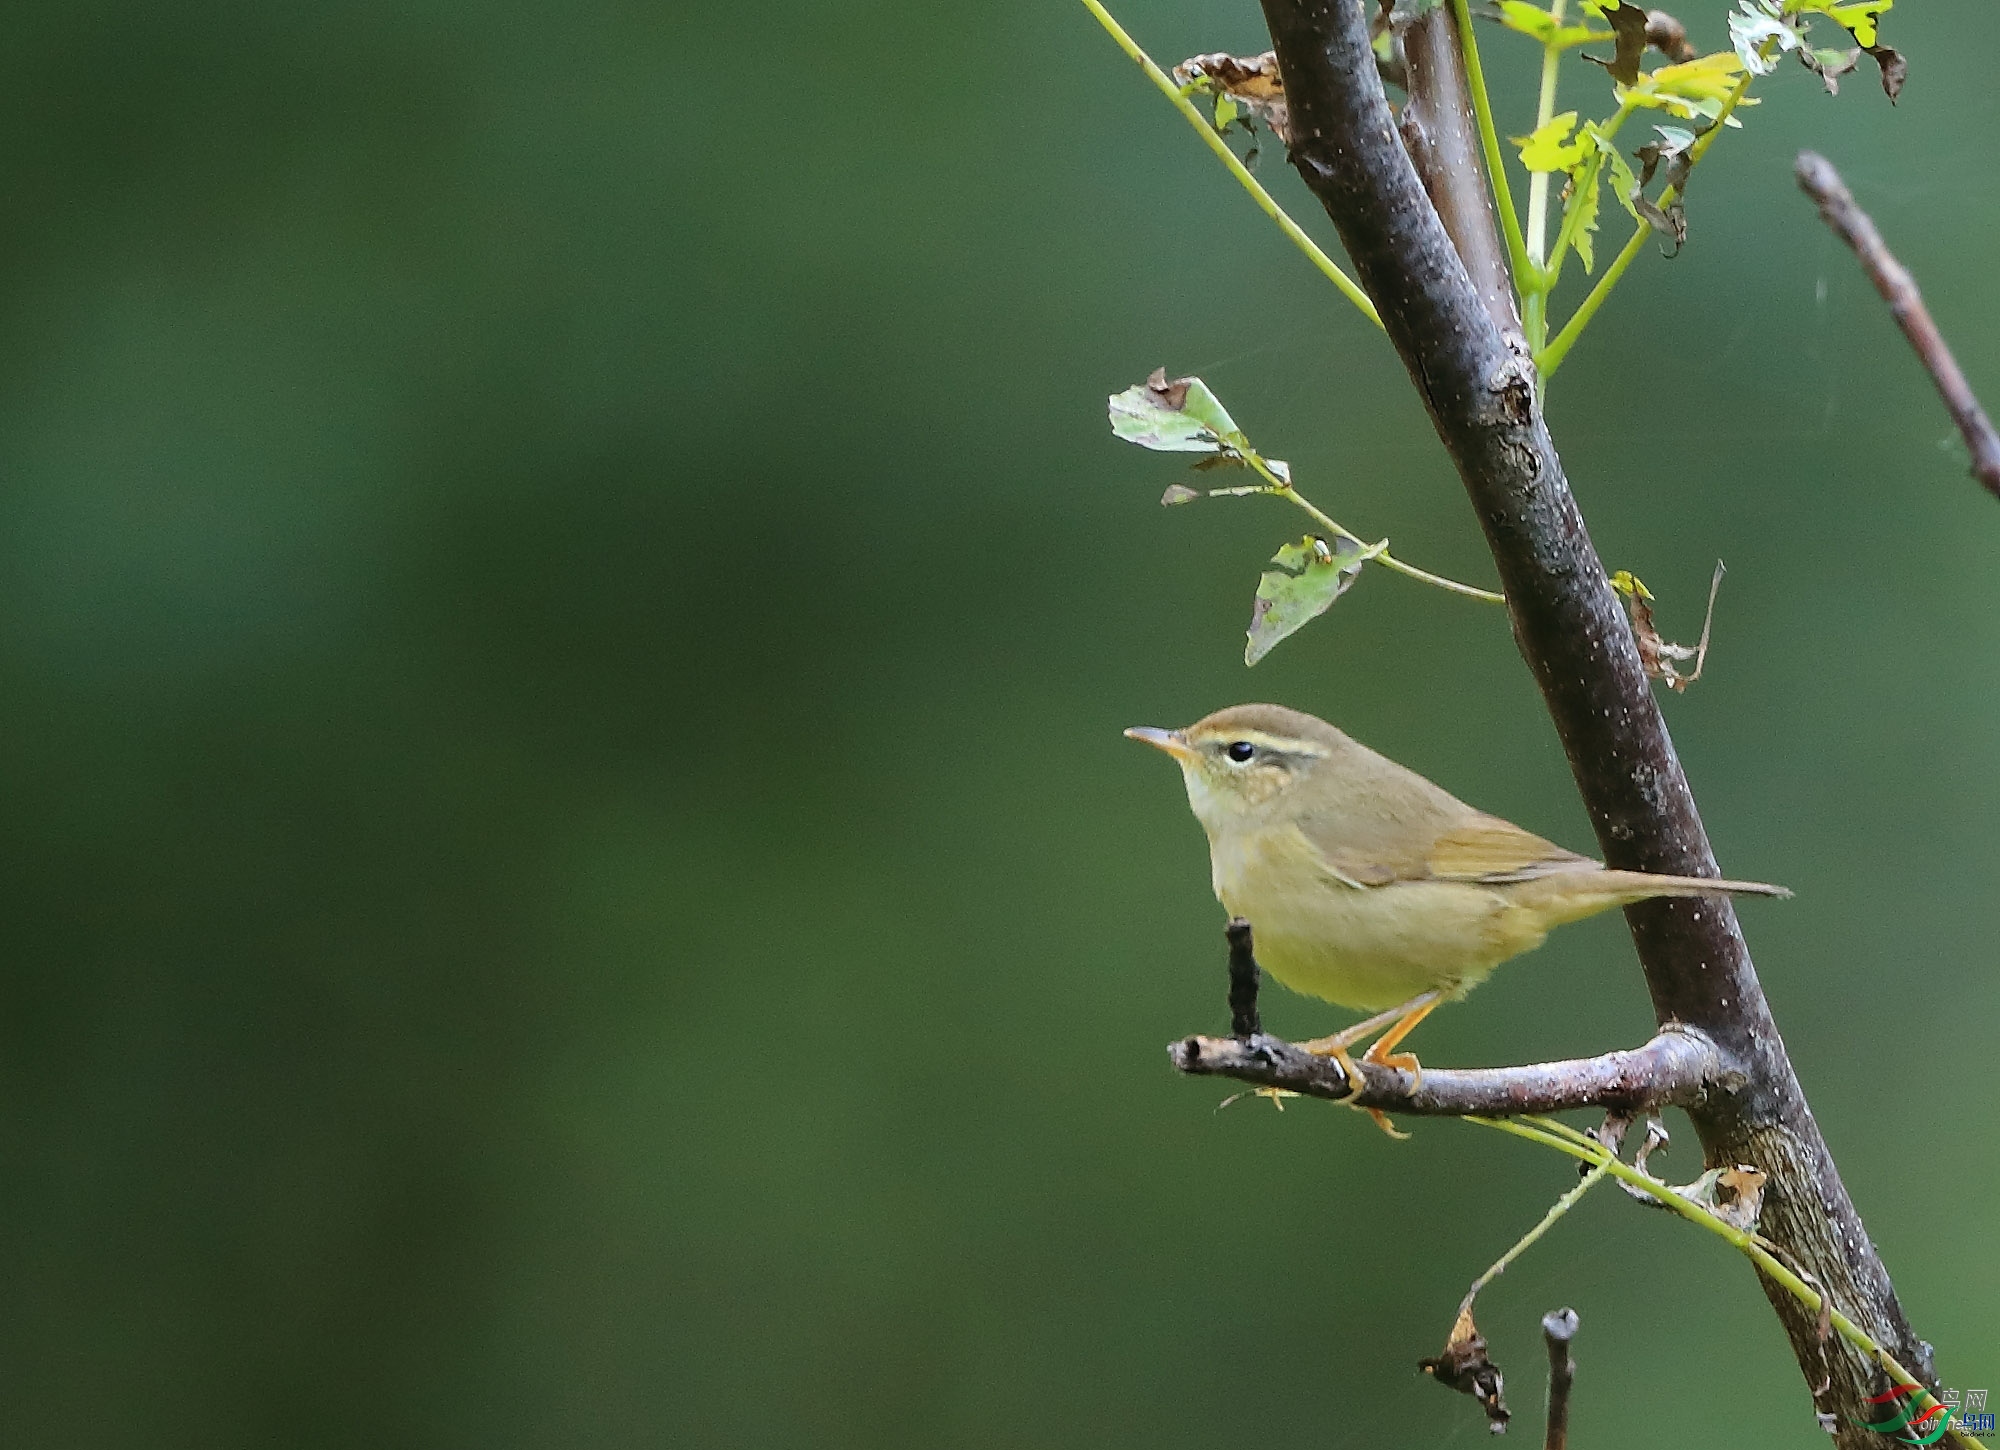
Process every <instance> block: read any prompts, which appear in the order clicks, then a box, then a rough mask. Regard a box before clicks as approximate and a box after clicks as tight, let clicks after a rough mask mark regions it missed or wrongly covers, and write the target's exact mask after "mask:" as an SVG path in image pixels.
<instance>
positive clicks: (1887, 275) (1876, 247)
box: [1794, 151, 2000, 498]
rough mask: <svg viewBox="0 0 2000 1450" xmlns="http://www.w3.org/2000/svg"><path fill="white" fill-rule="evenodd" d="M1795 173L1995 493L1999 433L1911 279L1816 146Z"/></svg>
mask: <svg viewBox="0 0 2000 1450" xmlns="http://www.w3.org/2000/svg"><path fill="white" fill-rule="evenodd" d="M1794 174H1795V175H1796V176H1797V177H1798V179H1799V189H1800V190H1801V191H1803V192H1805V194H1806V195H1807V196H1809V197H1811V198H1812V199H1813V201H1814V203H1815V204H1817V205H1818V207H1819V214H1820V216H1821V217H1822V218H1824V219H1825V221H1826V224H1827V225H1828V226H1830V227H1832V228H1833V230H1834V231H1835V233H1837V234H1838V235H1839V237H1840V239H1841V240H1842V241H1843V242H1846V243H1847V245H1848V246H1850V247H1852V248H1853V249H1854V255H1855V256H1857V257H1859V258H1860V259H1861V266H1862V269H1863V270H1864V271H1866V272H1867V273H1868V279H1869V280H1870V281H1871V282H1873V283H1874V284H1875V290H1876V291H1877V292H1880V293H1881V294H1882V300H1883V301H1884V302H1887V303H1888V304H1889V312H1890V314H1891V315H1892V316H1893V317H1894V318H1895V319H1896V325H1897V326H1898V327H1900V328H1902V329H1903V336H1905V337H1907V338H1908V339H1909V340H1910V346H1911V347H1913V348H1915V349H1916V352H1917V361H1919V362H1921V363H1922V364H1923V365H1924V367H1925V369H1926V370H1927V371H1928V372H1929V373H1930V375H1931V381H1932V382H1933V383H1935V384H1936V385H1937V390H1938V396H1939V397H1941V398H1943V399H1944V405H1945V407H1946V408H1948V409H1950V410H1951V416H1952V420H1953V421H1954V422H1956V423H1957V424H1958V431H1959V432H1960V433H1963V434H1964V435H1965V446H1966V447H1967V448H1969V449H1971V450H1972V476H1973V477H1974V478H1976V479H1978V480H1979V481H1980V482H1981V483H1982V484H1984V485H1985V486H1986V489H1987V491H1988V492H1989V493H1991V494H1992V495H1993V496H1994V497H1996V498H2000V434H1996V433H1995V432H1994V431H1993V424H1992V423H1991V422H1989V421H1988V420H1987V417H1986V410H1985V409H1984V408H1982V407H1980V406H1979V399H1978V398H1976V397H1974V396H1973V392H1972V385H1971V384H1970V383H1968V382H1966V380H1965V374H1964V373H1963V372H1961V371H1959V366H1958V359H1957V358H1955V357H1953V356H1952V355H1951V349H1950V348H1949V347H1947V346H1946V345H1945V340H1944V336H1943V334H1941V333H1940V332H1939V331H1938V328H1937V324H1936V323H1935V322H1933V321H1932V320H1931V314H1930V309H1929V308H1927V307H1925V306H1924V299H1923V295H1922V294H1921V293H1920V292H1918V290H1917V282H1916V279H1915V278H1914V277H1912V276H1911V275H1910V273H1909V269H1907V268H1906V267H1904V266H1903V264H1902V263H1901V262H1898V261H1897V260H1896V258H1895V256H1894V254H1893V253H1891V252H1890V250H1889V247H1888V244H1887V243H1885V242H1884V241H1883V240H1882V234H1881V233H1880V232H1879V231H1877V230H1876V229H1875V223H1874V222H1873V221H1871V220H1870V219H1869V216H1868V213H1867V212H1865V211H1863V210H1862V209H1861V208H1860V206H1859V205H1858V204H1856V202H1855V200H1854V193H1853V192H1851V191H1849V190H1848V189H1847V186H1846V183H1844V182H1842V181H1841V179H1840V173H1839V172H1838V171H1835V170H1834V169H1833V163H1832V162H1831V161H1828V160H1827V159H1826V158H1825V157H1824V156H1821V155H1820V154H1819V153H1817V152H1815V151H1801V152H1800V153H1799V160H1798V165H1797V167H1796V168H1795V171H1794Z"/></svg>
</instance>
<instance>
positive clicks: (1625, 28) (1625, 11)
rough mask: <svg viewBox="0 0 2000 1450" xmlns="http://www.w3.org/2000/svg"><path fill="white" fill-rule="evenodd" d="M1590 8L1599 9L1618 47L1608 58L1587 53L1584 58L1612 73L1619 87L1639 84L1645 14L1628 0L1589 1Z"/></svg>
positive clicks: (1643, 47) (1612, 77)
mask: <svg viewBox="0 0 2000 1450" xmlns="http://www.w3.org/2000/svg"><path fill="white" fill-rule="evenodd" d="M1590 8H1591V9H1594V10H1596V11H1598V13H1600V14H1601V15H1603V17H1604V18H1605V20H1606V21H1608V22H1609V23H1610V25H1611V33H1612V34H1613V35H1615V36H1616V37H1617V38H1618V46H1617V49H1616V51H1615V52H1614V53H1613V55H1612V57H1611V59H1610V60H1604V59H1602V58H1601V57H1599V56H1594V55H1586V56H1585V57H1584V59H1585V60H1587V61H1591V62H1592V63H1594V64H1596V65H1601V66H1603V67H1604V68H1605V69H1606V70H1608V71H1610V72H1611V79H1613V80H1614V81H1616V82H1618V84H1619V85H1621V86H1636V85H1638V84H1639V61H1640V59H1641V58H1642V57H1643V56H1644V55H1645V54H1646V27H1647V15H1646V12H1645V11H1643V10H1641V9H1640V8H1639V7H1638V6H1637V5H1634V4H1632V3H1631V0H1618V3H1617V4H1615V5H1612V4H1606V3H1604V0H1592V3H1591V4H1590Z"/></svg>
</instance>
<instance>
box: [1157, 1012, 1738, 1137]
mask: <svg viewBox="0 0 2000 1450" xmlns="http://www.w3.org/2000/svg"><path fill="white" fill-rule="evenodd" d="M1168 1052H1169V1054H1170V1055H1171V1056H1172V1058H1173V1062H1174V1066H1175V1067H1177V1068H1179V1069H1180V1070H1181V1071H1182V1072H1185V1073H1189V1074H1192V1075H1195V1076H1213V1077H1228V1078H1234V1079H1236V1080H1237V1081H1238V1082H1247V1083H1253V1084H1255V1085H1256V1086H1258V1087H1271V1088H1283V1089H1285V1090H1286V1091H1288V1092H1295V1093H1298V1094H1300V1095H1301V1096H1303V1097H1309V1098H1325V1099H1327V1100H1328V1101H1330V1102H1352V1103H1353V1104H1354V1106H1356V1107H1358V1108H1376V1109H1379V1110H1380V1111H1382V1112H1387V1113H1409V1114H1412V1115H1415V1116H1417V1117H1433V1118H1436V1117H1451V1118H1456V1117H1465V1116H1467V1115H1471V1116H1476V1117H1482V1118H1501V1117H1512V1116H1515V1115H1517V1114H1520V1113H1558V1112H1562V1111H1564V1110H1566V1109H1569V1108H1619V1109H1623V1110H1625V1111H1628V1112H1640V1111H1645V1110H1647V1109H1650V1108H1658V1107H1686V1106H1688V1105H1690V1104H1693V1103H1697V1102H1699V1101H1701V1100H1702V1098H1703V1097H1705V1096H1706V1095H1707V1094H1709V1093H1710V1092H1711V1091H1714V1090H1715V1089H1717V1088H1718V1087H1720V1086H1722V1085H1723V1079H1722V1073H1723V1064H1722V1057H1721V1054H1720V1053H1719V1052H1717V1051H1716V1047H1715V1044H1714V1043H1713V1042H1710V1041H1709V1040H1708V1039H1707V1038H1706V1037H1704V1036H1703V1035H1702V1034H1701V1033H1699V1032H1696V1031H1694V1030H1693V1029H1691V1028H1682V1027H1670V1028H1668V1029H1666V1030H1664V1031H1662V1032H1661V1033H1660V1034H1659V1035H1658V1036H1656V1037H1654V1038H1653V1040H1652V1041H1650V1042H1648V1043H1646V1044H1645V1045H1644V1046H1643V1047H1635V1048H1632V1049H1631V1050H1629V1051H1619V1052H1607V1053H1604V1054H1603V1055H1602V1056H1599V1057H1583V1058H1574V1059H1570V1060H1568V1061H1563V1062H1536V1063H1529V1064H1526V1065H1524V1066H1521V1067H1475V1068H1447V1067H1427V1068H1425V1069H1424V1072H1423V1083H1422V1084H1421V1085H1418V1084H1417V1083H1416V1081H1415V1080H1414V1078H1413V1077H1412V1075H1411V1074H1410V1073H1407V1072H1404V1071H1403V1070H1402V1069H1400V1068H1394V1067H1384V1066H1382V1065H1380V1064H1378V1063H1372V1062H1360V1061H1357V1062H1356V1063H1355V1066H1356V1067H1358V1068H1360V1069H1361V1073H1362V1076H1363V1077H1364V1078H1366V1079H1367V1084H1366V1086H1364V1087H1363V1088H1362V1090H1361V1091H1360V1092H1358V1093H1357V1092H1354V1091H1352V1089H1351V1088H1350V1086H1349V1084H1348V1081H1347V1076H1346V1074H1345V1073H1343V1072H1342V1071H1341V1070H1340V1064H1339V1063H1337V1062H1336V1061H1335V1060H1334V1059H1333V1058H1330V1057H1319V1056H1316V1055H1315V1054H1313V1053H1310V1052H1307V1051H1306V1050H1305V1049H1304V1048H1303V1047H1300V1046H1298V1045H1297V1044H1296V1043H1291V1042H1286V1041H1284V1040H1283V1039H1281V1038H1277V1037H1270V1036H1257V1037H1249V1038H1237V1037H1187V1038H1183V1039H1182V1040H1181V1041H1179V1042H1176V1043H1174V1044H1173V1046H1171V1047H1170V1048H1168Z"/></svg>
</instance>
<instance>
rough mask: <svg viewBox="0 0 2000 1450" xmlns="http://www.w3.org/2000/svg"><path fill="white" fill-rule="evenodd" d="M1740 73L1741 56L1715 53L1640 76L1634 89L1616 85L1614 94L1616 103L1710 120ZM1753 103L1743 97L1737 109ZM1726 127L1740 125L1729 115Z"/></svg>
mask: <svg viewBox="0 0 2000 1450" xmlns="http://www.w3.org/2000/svg"><path fill="white" fill-rule="evenodd" d="M1742 74H1743V61H1742V59H1741V57H1739V56H1738V55H1737V54H1736V52H1735V51H1733V50H1718V51H1716V52H1715V54H1713V55H1704V56H1701V57H1699V58H1698V59H1695V60H1690V61H1685V62H1683V63H1682V64H1680V65H1663V66H1661V67H1660V68H1659V69H1658V70H1656V71H1651V72H1648V73H1647V74H1645V75H1642V76H1640V77H1639V83H1638V84H1637V85H1635V86H1618V87H1617V88H1616V94H1617V96H1618V99H1619V100H1620V101H1625V100H1628V99H1629V100H1630V101H1631V103H1632V104H1633V105H1635V106H1651V107H1652V108H1654V109H1655V110H1663V111H1666V112H1668V113H1669V114H1671V115H1675V116H1679V117H1681V118H1682V119H1684V120H1693V119H1694V118H1696V117H1697V116H1700V117H1705V118H1706V119H1708V120H1711V121H1713V120H1714V119H1715V118H1716V117H1717V116H1718V115H1720V114H1721V113H1722V105H1723V102H1724V101H1726V100H1728V99H1729V94H1730V92H1731V91H1733V90H1735V89H1736V82H1737V80H1738V79H1739V78H1740V77H1741V76H1742ZM1756 104H1757V98H1756V97H1755V96H1745V97H1744V98H1743V99H1742V100H1741V101H1739V102H1738V103H1737V107H1738V109H1739V110H1740V109H1741V108H1742V107H1744V106H1754V105H1756ZM1729 124H1730V125H1731V126H1735V125H1738V124H1740V123H1739V122H1738V121H1737V119H1736V117H1734V116H1731V117H1730V118H1729Z"/></svg>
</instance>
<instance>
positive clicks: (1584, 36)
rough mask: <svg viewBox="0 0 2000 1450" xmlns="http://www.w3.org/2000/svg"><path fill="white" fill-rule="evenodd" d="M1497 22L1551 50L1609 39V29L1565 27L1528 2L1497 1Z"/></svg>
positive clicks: (1520, 0) (1515, 0) (1585, 26)
mask: <svg viewBox="0 0 2000 1450" xmlns="http://www.w3.org/2000/svg"><path fill="white" fill-rule="evenodd" d="M1500 23H1501V24H1502V25H1504V26H1506V27H1507V28H1508V29H1509V30H1518V31H1520V32H1521V34H1523V35H1526V36H1530V37H1532V38H1533V39H1535V40H1538V41H1540V42H1541V43H1542V44H1543V45H1545V46H1548V47H1550V48H1551V49H1554V50H1567V49H1569V48H1570V47H1571V46H1573V45H1583V44H1585V43H1586V42H1589V41H1594V40H1609V39H1611V32H1610V31H1608V30H1592V29H1591V28H1590V27H1589V26H1588V25H1564V24H1563V23H1562V22H1561V21H1559V20H1557V19H1556V18H1555V16H1553V15H1551V14H1549V12H1548V11H1546V10H1544V9H1542V8H1541V7H1540V6H1537V5H1530V4H1529V3H1528V0H1500Z"/></svg>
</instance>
